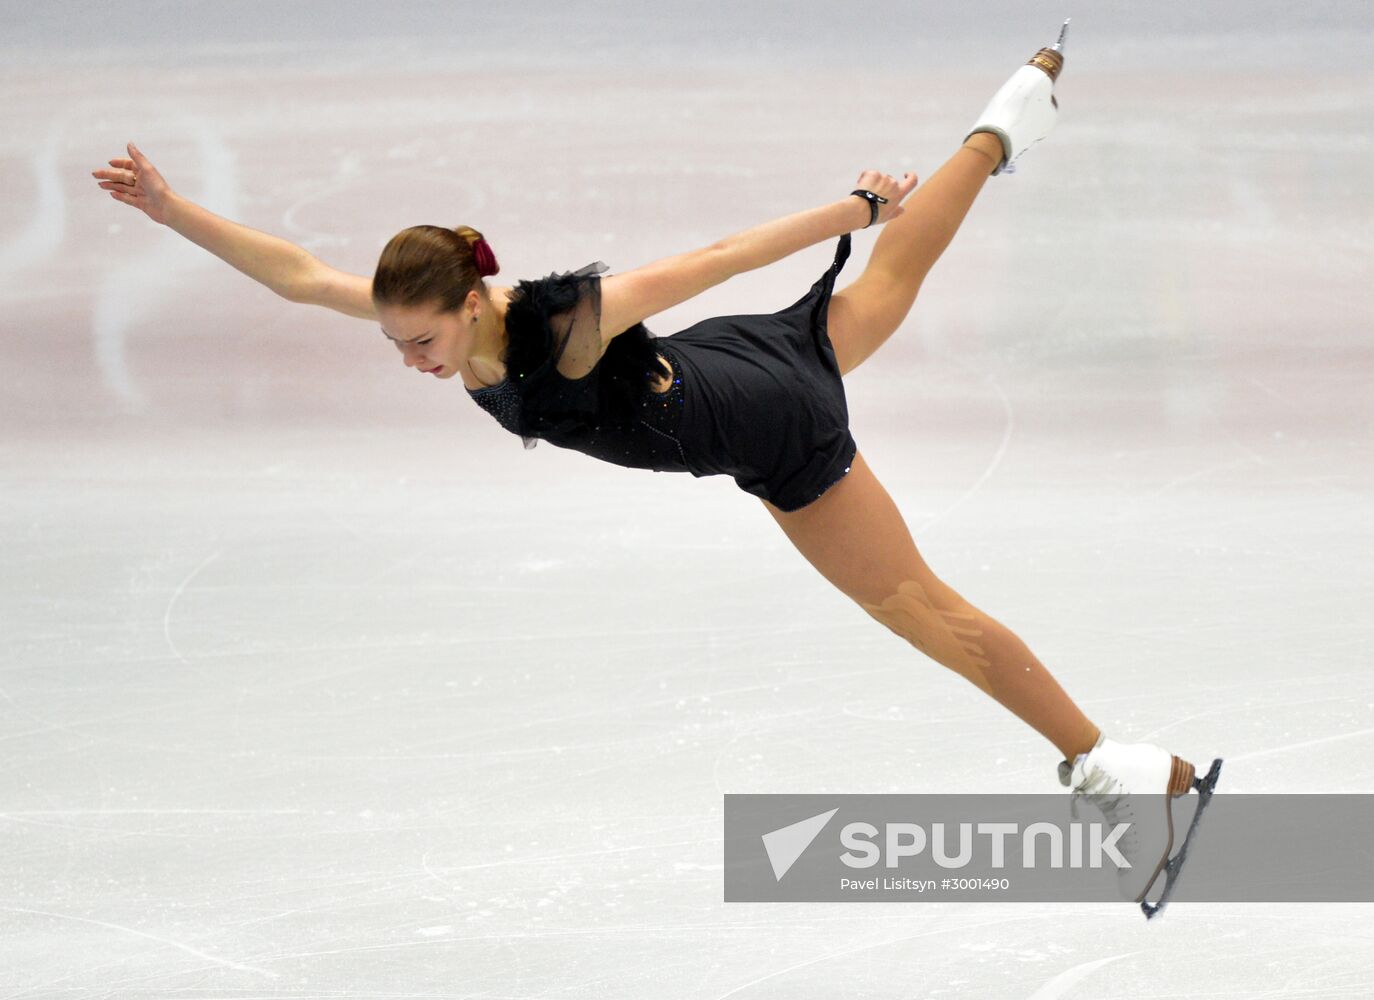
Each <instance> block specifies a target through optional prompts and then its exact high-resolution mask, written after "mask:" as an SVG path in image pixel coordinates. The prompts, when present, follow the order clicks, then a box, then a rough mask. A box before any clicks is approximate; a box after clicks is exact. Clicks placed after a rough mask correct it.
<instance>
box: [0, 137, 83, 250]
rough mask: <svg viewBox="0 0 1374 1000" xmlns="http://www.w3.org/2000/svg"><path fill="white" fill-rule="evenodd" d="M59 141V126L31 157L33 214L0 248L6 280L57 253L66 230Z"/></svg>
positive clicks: (65, 202) (65, 206)
mask: <svg viewBox="0 0 1374 1000" xmlns="http://www.w3.org/2000/svg"><path fill="white" fill-rule="evenodd" d="M61 140H62V125H61V123H57V124H54V125H53V126H52V127H51V128H49V129H48V135H47V138H45V139H44V140H43V145H42V146H41V147H39V149H38V150H37V151H36V152H35V153H34V154H33V157H32V159H31V160H30V161H29V165H30V167H31V168H32V170H33V180H34V187H35V189H36V190H35V191H34V212H33V216H32V217H31V218H30V219H29V224H28V225H27V226H26V227H25V228H24V229H23V231H22V232H20V233H19V235H18V236H16V237H14V239H12V240H8V241H6V243H5V244H4V245H3V246H0V274H4V275H6V276H7V277H9V276H12V275H14V274H15V273H16V272H18V271H20V270H22V269H24V268H27V267H32V266H33V265H34V264H37V263H40V262H41V261H44V260H46V259H47V258H49V257H51V256H52V255H53V254H55V253H56V252H57V248H58V247H60V246H61V245H62V238H63V236H64V235H65V234H66V229H67V201H66V199H65V198H64V197H63V196H62V184H61V179H60V175H59V172H58V168H57V150H58V146H59V145H60V143H61Z"/></svg>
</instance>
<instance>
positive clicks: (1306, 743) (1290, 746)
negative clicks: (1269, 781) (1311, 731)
mask: <svg viewBox="0 0 1374 1000" xmlns="http://www.w3.org/2000/svg"><path fill="white" fill-rule="evenodd" d="M1362 736H1374V729H1357V730H1355V732H1353V733H1338V734H1337V735H1335V736H1322V737H1319V738H1318V739H1315V740H1303V741H1302V742H1301V743H1285V744H1284V745H1283V746H1281V747H1266V748H1265V749H1263V750H1255V751H1253V752H1251V753H1238V754H1228V755H1227V757H1226V763H1228V764H1231V763H1234V762H1235V761H1238V760H1254V759H1255V758H1256V757H1268V756H1269V755H1270V754H1275V753H1286V752H1287V751H1289V750H1303V749H1305V748H1307V747H1316V746H1321V745H1323V744H1325V743H1338V742H1340V741H1341V740H1357V739H1359V738H1360V737H1362Z"/></svg>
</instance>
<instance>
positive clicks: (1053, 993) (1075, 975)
mask: <svg viewBox="0 0 1374 1000" xmlns="http://www.w3.org/2000/svg"><path fill="white" fill-rule="evenodd" d="M1134 954H1135V952H1133V951H1128V952H1125V953H1124V954H1121V955H1112V956H1110V957H1108V958H1099V959H1097V960H1096V961H1093V962H1084V963H1083V964H1082V965H1075V966H1074V967H1073V968H1072V969H1065V970H1064V971H1063V972H1061V973H1059V975H1057V976H1055V977H1054V978H1053V979H1051V980H1050V981H1049V982H1047V983H1046V984H1045V985H1044V986H1042V987H1040V988H1039V989H1038V990H1036V991H1035V992H1034V993H1032V994H1031V995H1030V996H1029V997H1027V998H1026V1000H1059V998H1060V997H1062V996H1063V995H1064V994H1065V993H1067V992H1068V991H1069V990H1071V989H1073V988H1074V987H1075V986H1077V985H1078V984H1079V983H1081V982H1082V981H1083V980H1085V979H1087V978H1088V977H1089V976H1091V975H1092V974H1093V973H1094V972H1096V971H1097V970H1098V969H1100V968H1102V966H1104V965H1108V964H1110V963H1112V962H1115V961H1118V960H1119V959H1123V958H1129V957H1130V956H1132V955H1134Z"/></svg>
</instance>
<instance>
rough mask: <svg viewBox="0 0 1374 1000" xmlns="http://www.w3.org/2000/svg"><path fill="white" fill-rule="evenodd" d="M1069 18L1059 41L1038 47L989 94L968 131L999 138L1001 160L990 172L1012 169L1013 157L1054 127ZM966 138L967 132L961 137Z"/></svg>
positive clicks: (1014, 162)
mask: <svg viewBox="0 0 1374 1000" xmlns="http://www.w3.org/2000/svg"><path fill="white" fill-rule="evenodd" d="M1068 31H1069V22H1068V21H1065V22H1064V27H1063V28H1062V29H1061V30H1060V32H1059V41H1057V42H1055V43H1054V44H1053V45H1051V46H1049V47H1048V48H1044V49H1041V50H1040V51H1039V52H1037V53H1036V54H1035V57H1034V58H1033V59H1031V61H1030V62H1029V63H1027V64H1026V65H1025V66H1022V67H1021V68H1020V69H1018V70H1017V71H1016V72H1015V73H1013V74H1012V77H1011V79H1010V80H1008V81H1007V82H1006V83H1004V84H1003V85H1002V89H1001V90H999V91H997V93H996V94H994V95H993V98H992V100H991V101H989V102H988V106H987V107H986V108H984V109H983V113H982V114H981V115H979V116H978V122H977V124H975V125H974V126H973V128H972V129H970V130H969V133H968V134H969V135H975V134H976V133H978V132H991V133H992V134H993V135H995V136H997V138H999V139H1001V140H1002V152H1003V156H1002V162H1001V163H999V164H998V165H997V168H996V169H995V170H993V172H992V173H993V176H996V175H997V174H1000V173H1001V172H1002V171H1004V170H1005V171H1006V172H1007V173H1009V174H1010V173H1015V172H1016V158H1017V157H1019V156H1020V155H1021V154H1022V153H1024V152H1025V151H1026V150H1028V149H1030V147H1031V146H1034V145H1035V144H1036V143H1037V142H1039V141H1040V140H1041V139H1043V138H1045V136H1047V135H1049V134H1050V129H1052V128H1054V123H1055V120H1056V119H1057V118H1058V117H1059V102H1058V101H1056V100H1055V98H1054V83H1055V80H1057V79H1058V78H1059V72H1060V70H1062V69H1063V68H1064V57H1063V55H1062V52H1063V48H1064V38H1065V36H1066V35H1067V34H1068ZM964 138H965V139H966V140H967V139H968V136H965V137H964Z"/></svg>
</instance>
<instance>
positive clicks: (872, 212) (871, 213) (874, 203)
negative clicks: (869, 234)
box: [849, 188, 887, 229]
mask: <svg viewBox="0 0 1374 1000" xmlns="http://www.w3.org/2000/svg"><path fill="white" fill-rule="evenodd" d="M849 193H850V194H851V195H855V194H857V195H858V196H859V197H860V198H863V199H865V200H866V201H867V202H868V226H871V225H873V223H875V222H877V221H878V206H879V205H886V204H887V199H886V198H884V197H883V196H882V195H880V194H874V193H873V192H872V191H865V190H863V189H862V188H860V189H859V190H857V191H850V192H849ZM868 226H864V228H865V229H867V228H868Z"/></svg>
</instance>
